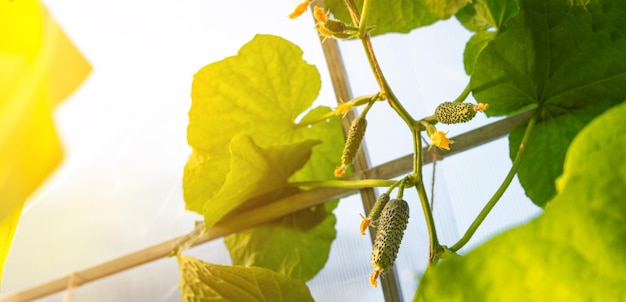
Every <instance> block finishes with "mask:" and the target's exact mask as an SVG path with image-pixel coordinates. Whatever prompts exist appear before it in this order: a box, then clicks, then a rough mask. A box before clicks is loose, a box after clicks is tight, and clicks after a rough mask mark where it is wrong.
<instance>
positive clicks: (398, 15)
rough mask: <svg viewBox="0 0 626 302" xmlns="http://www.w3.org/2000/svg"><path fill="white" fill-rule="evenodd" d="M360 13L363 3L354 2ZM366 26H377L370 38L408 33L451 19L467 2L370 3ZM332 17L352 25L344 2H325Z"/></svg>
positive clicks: (372, 0) (415, 0) (405, 0)
mask: <svg viewBox="0 0 626 302" xmlns="http://www.w3.org/2000/svg"><path fill="white" fill-rule="evenodd" d="M354 2H355V3H356V6H357V8H358V10H359V12H361V11H362V7H363V0H355V1H354ZM369 2H370V13H369V16H368V22H367V26H376V28H375V29H374V30H373V31H372V32H371V33H370V34H371V35H372V36H375V35H382V34H386V33H390V32H397V33H408V32H410V31H411V30H413V29H416V28H418V27H421V26H426V25H430V24H433V23H435V22H437V21H439V20H444V19H448V18H450V17H451V16H452V15H454V14H455V13H456V12H457V11H458V10H459V9H461V8H462V7H463V6H465V5H466V4H467V2H468V0H394V1H390V0H370V1H369ZM324 3H325V4H326V7H328V8H330V11H331V12H332V13H333V16H334V17H335V18H337V19H339V20H342V21H344V22H346V23H347V24H352V23H353V22H352V18H351V17H350V13H349V11H348V9H347V7H346V5H345V2H344V0H325V1H324Z"/></svg>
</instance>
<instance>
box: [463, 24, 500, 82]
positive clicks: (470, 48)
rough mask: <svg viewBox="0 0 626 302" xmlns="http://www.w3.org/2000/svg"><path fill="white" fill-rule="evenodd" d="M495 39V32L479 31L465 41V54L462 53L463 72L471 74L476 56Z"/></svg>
mask: <svg viewBox="0 0 626 302" xmlns="http://www.w3.org/2000/svg"><path fill="white" fill-rule="evenodd" d="M495 37H496V33H495V32H490V31H479V32H477V33H475V34H474V35H473V36H472V37H471V38H470V39H469V41H467V44H466V45H465V52H464V53H463V64H464V65H465V72H466V73H467V74H469V75H471V74H472V72H473V71H474V64H475V63H476V59H478V55H480V53H481V52H482V51H483V49H485V47H487V44H489V42H490V41H491V40H493V39H494V38H495Z"/></svg>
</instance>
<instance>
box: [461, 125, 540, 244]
mask: <svg viewBox="0 0 626 302" xmlns="http://www.w3.org/2000/svg"><path fill="white" fill-rule="evenodd" d="M536 122H537V114H536V113H535V114H534V115H533V116H532V117H531V118H530V120H529V121H528V125H527V126H526V131H525V132H524V137H523V138H522V142H521V143H520V146H519V150H518V151H517V155H515V159H514V160H513V166H512V167H511V169H510V170H509V173H508V174H507V175H506V178H505V179H504V181H503V182H502V184H501V185H500V187H499V188H498V190H497V191H496V192H495V193H494V194H493V196H492V197H491V199H489V201H488V202H487V204H486V205H485V207H484V208H483V209H482V211H480V213H479V214H478V216H477V217H476V219H474V221H473V222H472V224H471V225H470V226H469V228H468V229H467V231H466V232H465V234H464V235H463V237H461V239H459V241H458V242H457V243H455V244H454V245H453V246H451V247H450V251H452V252H457V251H458V250H460V249H461V248H463V246H465V244H466V243H467V242H468V241H469V240H470V239H471V238H472V236H473V235H474V233H475V232H476V230H477V229H478V227H479V226H480V225H481V224H482V222H483V221H484V220H485V218H487V215H488V214H489V212H490V211H491V209H493V207H494V206H495V205H496V203H498V201H499V200H500V197H502V195H503V194H504V192H505V191H506V189H507V188H508V187H509V185H510V184H511V181H512V180H513V177H514V176H515V173H517V169H518V168H519V166H520V163H521V161H522V157H523V155H524V151H525V150H526V147H527V146H526V145H527V143H528V139H529V138H530V134H531V133H532V130H533V128H534V127H535V123H536Z"/></svg>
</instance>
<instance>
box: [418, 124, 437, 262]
mask: <svg viewBox="0 0 626 302" xmlns="http://www.w3.org/2000/svg"><path fill="white" fill-rule="evenodd" d="M411 131H412V132H413V135H414V136H413V148H414V149H415V150H414V152H413V154H414V155H413V156H414V158H413V162H414V165H415V167H414V169H416V170H415V171H413V175H414V177H415V178H416V179H415V180H414V182H415V189H416V190H417V196H419V199H420V204H421V205H422V211H423V212H424V218H425V219H426V228H427V229H428V236H429V237H430V250H429V255H428V266H430V264H432V263H433V262H434V261H435V260H436V259H437V256H436V255H437V253H438V250H439V249H440V245H439V239H438V238H437V229H436V228H435V219H434V218H433V212H432V210H431V208H430V203H429V202H428V195H426V189H425V188H424V179H423V177H422V165H423V161H422V136H421V132H420V131H419V130H416V129H415V128H414V127H411ZM415 162H417V163H415Z"/></svg>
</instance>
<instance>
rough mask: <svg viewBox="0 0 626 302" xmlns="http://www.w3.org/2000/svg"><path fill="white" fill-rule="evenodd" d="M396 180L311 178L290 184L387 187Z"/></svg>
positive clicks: (300, 185)
mask: <svg viewBox="0 0 626 302" xmlns="http://www.w3.org/2000/svg"><path fill="white" fill-rule="evenodd" d="M397 182H398V181H397V180H387V179H362V180H339V179H334V180H312V181H294V182H290V184H292V185H296V186H299V187H334V188H346V189H362V188H370V187H389V186H393V185H395V184H396V183H397Z"/></svg>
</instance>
